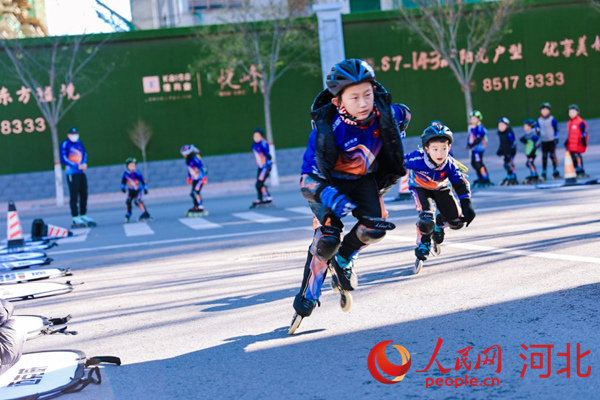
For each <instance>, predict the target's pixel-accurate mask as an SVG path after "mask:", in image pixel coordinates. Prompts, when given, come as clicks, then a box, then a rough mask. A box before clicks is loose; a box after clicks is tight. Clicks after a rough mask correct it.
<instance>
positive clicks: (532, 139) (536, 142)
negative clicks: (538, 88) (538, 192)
mask: <svg viewBox="0 0 600 400" xmlns="http://www.w3.org/2000/svg"><path fill="white" fill-rule="evenodd" d="M523 130H524V131H525V134H524V135H523V136H521V138H520V139H519V140H520V141H521V143H523V144H524V145H525V157H527V162H526V163H525V165H526V166H527V168H529V176H528V177H526V178H525V180H524V181H523V183H524V184H529V183H537V182H539V181H540V178H539V176H538V173H537V170H536V169H535V163H534V162H535V157H536V156H537V151H538V148H539V147H540V132H539V130H538V128H537V124H536V122H535V120H533V119H531V118H529V119H526V120H525V121H523Z"/></svg>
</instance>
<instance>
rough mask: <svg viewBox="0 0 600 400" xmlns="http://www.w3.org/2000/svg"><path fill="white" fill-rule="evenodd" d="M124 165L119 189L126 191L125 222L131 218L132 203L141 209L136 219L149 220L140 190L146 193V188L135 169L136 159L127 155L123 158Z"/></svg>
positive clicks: (139, 173) (141, 176)
mask: <svg viewBox="0 0 600 400" xmlns="http://www.w3.org/2000/svg"><path fill="white" fill-rule="evenodd" d="M125 167H126V168H127V169H126V170H125V172H123V176H122V177H121V191H122V192H123V193H127V200H125V204H126V205H127V213H126V214H125V223H127V222H129V219H130V218H131V204H132V203H134V204H135V205H136V206H138V207H139V208H140V210H142V214H141V215H140V217H139V218H138V221H149V220H151V219H152V217H151V216H150V214H149V213H148V210H146V205H145V204H144V201H143V200H142V192H143V193H144V194H148V188H147V187H146V181H145V180H144V177H143V175H142V173H141V172H140V171H138V170H137V169H136V167H137V160H136V159H135V158H133V157H129V158H128V159H127V160H125Z"/></svg>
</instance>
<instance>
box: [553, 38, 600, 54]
mask: <svg viewBox="0 0 600 400" xmlns="http://www.w3.org/2000/svg"><path fill="white" fill-rule="evenodd" d="M587 39H588V37H587V35H583V36H580V37H579V38H577V48H575V40H574V39H569V38H565V39H563V40H560V41H547V42H546V43H545V44H544V48H543V50H542V54H544V55H545V56H546V57H560V56H561V55H562V56H563V57H565V58H570V57H571V56H572V55H574V56H575V57H581V56H584V57H589V54H588V48H587V47H588V46H587V43H586V42H587ZM590 48H591V49H592V50H594V51H598V52H600V35H596V39H595V40H594V43H592V44H591V45H590Z"/></svg>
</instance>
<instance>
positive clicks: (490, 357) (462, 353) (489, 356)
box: [415, 337, 502, 374]
mask: <svg viewBox="0 0 600 400" xmlns="http://www.w3.org/2000/svg"><path fill="white" fill-rule="evenodd" d="M443 342H444V341H443V340H442V338H440V337H438V340H437V344H436V346H435V350H434V351H433V355H432V356H431V359H430V360H429V364H427V367H425V369H423V370H420V371H415V372H426V371H428V370H429V368H431V366H432V365H433V363H434V361H435V363H436V364H437V366H438V369H439V370H440V372H441V373H442V374H446V373H448V372H450V371H451V370H452V368H444V367H443V366H442V364H440V362H439V361H438V360H437V355H438V352H439V351H440V348H441V347H442V343H443ZM471 349H472V347H470V346H469V347H465V348H464V349H462V350H459V351H457V353H458V354H459V356H458V357H456V363H455V365H454V370H455V371H458V370H459V369H460V368H462V367H464V368H465V369H466V370H467V371H471V368H472V364H471V361H469V359H468V358H469V351H471ZM482 354H483V355H484V356H485V359H483V360H482V357H481V355H482ZM485 365H496V373H500V371H502V350H501V349H500V346H498V345H493V346H491V347H489V348H487V349H486V350H484V351H482V352H481V353H480V354H478V355H477V362H476V363H475V366H474V369H475V370H478V369H479V368H480V367H482V366H485Z"/></svg>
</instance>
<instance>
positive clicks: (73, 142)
mask: <svg viewBox="0 0 600 400" xmlns="http://www.w3.org/2000/svg"><path fill="white" fill-rule="evenodd" d="M60 162H61V163H62V164H63V165H64V166H65V173H66V174H67V182H68V184H69V198H70V201H69V205H70V207H71V216H72V217H73V226H80V225H88V226H94V225H95V222H94V220H93V219H91V218H90V217H88V216H87V198H88V185H87V177H86V176H85V170H86V169H87V151H85V147H83V143H81V141H80V140H79V131H78V130H77V128H70V129H69V132H68V133H67V140H65V141H63V142H62V143H61V145H60ZM78 202H79V209H78V208H77V203H78Z"/></svg>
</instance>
